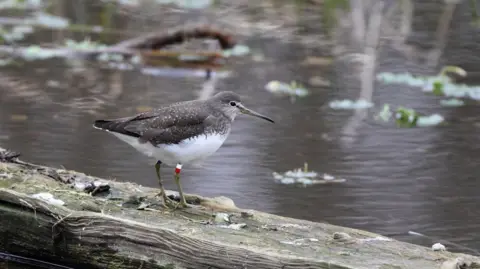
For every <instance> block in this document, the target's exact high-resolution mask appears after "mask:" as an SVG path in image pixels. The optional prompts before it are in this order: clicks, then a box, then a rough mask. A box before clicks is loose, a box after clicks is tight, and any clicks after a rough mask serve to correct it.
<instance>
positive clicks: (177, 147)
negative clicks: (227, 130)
mask: <svg viewBox="0 0 480 269" xmlns="http://www.w3.org/2000/svg"><path fill="white" fill-rule="evenodd" d="M110 133H111V134H113V135H115V136H116V137H117V138H119V139H121V140H122V141H124V142H126V143H128V144H129V145H131V146H132V147H134V148H136V149H137V150H138V151H140V152H141V153H143V154H145V155H147V156H149V157H151V158H155V159H156V160H160V161H161V162H162V163H164V164H166V165H170V166H174V165H176V164H178V163H181V164H190V163H196V162H201V161H202V160H204V159H205V158H207V157H208V156H210V155H212V154H213V153H215V152H216V151H217V150H218V149H219V148H220V147H221V146H222V145H223V142H225V140H226V139H227V136H228V134H226V135H218V134H211V135H208V136H205V135H200V136H197V137H195V138H193V139H187V140H184V141H182V142H180V143H178V144H169V145H158V146H157V147H155V146H153V145H152V144H151V143H148V142H147V143H143V144H142V143H140V142H139V141H138V138H135V137H130V136H127V135H122V134H119V133H114V132H110Z"/></svg>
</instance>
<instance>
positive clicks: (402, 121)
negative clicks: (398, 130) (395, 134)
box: [395, 107, 419, 127]
mask: <svg viewBox="0 0 480 269" xmlns="http://www.w3.org/2000/svg"><path fill="white" fill-rule="evenodd" d="M418 116H419V115H418V113H417V112H415V110H413V109H408V108H404V107H399V108H398V109H397V111H396V112H395V119H396V123H397V125H398V126H400V127H415V126H416V125H417V120H418Z"/></svg>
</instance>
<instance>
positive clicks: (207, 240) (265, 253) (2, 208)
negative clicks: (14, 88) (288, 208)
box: [0, 149, 480, 269]
mask: <svg viewBox="0 0 480 269" xmlns="http://www.w3.org/2000/svg"><path fill="white" fill-rule="evenodd" d="M0 151H1V149H0ZM0 155H2V154H0ZM4 155H5V154H4ZM10 156H13V157H12V158H10V157H8V158H7V157H5V156H4V157H5V158H1V159H2V160H3V162H0V252H6V253H10V254H15V255H21V256H24V257H30V258H34V259H39V260H43V261H48V262H52V263H56V264H62V265H65V266H71V267H74V268H135V269H137V268H225V269H232V268H256V269H262V268H330V269H334V268H337V269H340V268H342V269H349V268H352V269H353V268H354V269H360V268H362V269H363V268H365V269H374V268H383V269H387V268H422V269H428V268H440V266H441V264H442V263H443V262H444V261H448V260H452V259H454V258H457V257H462V258H463V259H464V260H465V261H467V262H468V263H470V265H469V267H465V268H478V267H477V266H480V259H479V258H478V257H474V256H470V255H465V254H456V253H450V252H433V251H432V250H430V249H429V248H426V247H422V246H417V245H412V244H408V243H403V242H399V241H396V240H391V239H388V238H385V237H380V236H379V235H376V234H372V233H369V232H365V231H360V230H355V229H350V228H343V227H338V226H333V225H329V224H324V223H314V222H309V221H305V220H298V219H291V218H285V217H281V216H276V215H271V214H266V213H262V212H258V211H246V210H242V209H239V208H237V207H235V206H234V205H233V204H232V203H230V204H229V203H222V202H221V201H222V199H218V198H216V199H209V198H204V197H198V196H193V195H190V196H189V197H188V200H189V201H190V202H194V203H196V204H198V205H197V206H194V207H193V208H189V209H178V210H173V211H170V210H166V209H163V208H161V207H158V208H157V209H152V208H155V202H156V201H158V200H159V199H158V198H155V197H154V195H155V194H156V193H157V192H158V190H156V189H152V188H146V187H143V186H140V185H136V184H133V183H119V182H112V181H107V180H102V181H104V182H108V184H109V186H110V189H109V190H108V191H106V192H100V193H97V194H96V195H91V194H86V193H84V192H81V191H77V190H75V189H73V188H71V186H70V185H71V184H74V183H75V182H77V183H78V181H80V180H83V181H88V180H101V179H97V178H94V177H90V176H86V175H85V174H82V173H78V172H73V171H65V170H59V169H55V168H50V167H43V166H37V165H33V164H29V163H24V162H21V161H18V160H17V159H16V158H15V156H16V155H15V154H10ZM39 192H49V193H51V194H53V195H54V196H55V198H57V199H61V200H62V201H64V202H65V204H64V205H55V204H52V203H48V202H45V201H43V200H40V199H37V198H33V197H31V195H32V194H35V193H39ZM223 200H227V199H223ZM140 201H143V203H144V204H145V203H146V204H149V205H150V206H149V207H146V208H145V206H142V205H139V203H140ZM144 204H143V205H144ZM139 208H140V209H142V208H143V210H139ZM216 212H217V213H218V212H228V213H230V214H232V218H231V221H232V222H236V223H245V224H246V226H245V227H243V228H240V229H238V230H236V229H231V228H225V226H226V225H223V226H222V225H220V224H218V223H215V222H214V221H212V220H213V218H212V213H216ZM342 233H347V234H348V235H349V237H348V236H347V237H346V236H345V235H344V234H342ZM334 234H335V236H333V235H334ZM379 239H380V240H379ZM0 258H1V255H0Z"/></svg>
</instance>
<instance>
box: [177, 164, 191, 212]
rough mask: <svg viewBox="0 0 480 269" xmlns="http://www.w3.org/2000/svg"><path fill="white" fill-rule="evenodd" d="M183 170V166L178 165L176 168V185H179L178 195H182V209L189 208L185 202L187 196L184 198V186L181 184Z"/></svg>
mask: <svg viewBox="0 0 480 269" xmlns="http://www.w3.org/2000/svg"><path fill="white" fill-rule="evenodd" d="M181 170H182V165H181V164H177V166H176V167H175V175H174V177H175V183H177V187H178V193H179V194H180V205H181V206H182V207H188V204H187V201H186V200H185V196H183V190H182V185H181V184H180V171H181Z"/></svg>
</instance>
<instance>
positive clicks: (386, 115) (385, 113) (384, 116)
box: [376, 104, 393, 122]
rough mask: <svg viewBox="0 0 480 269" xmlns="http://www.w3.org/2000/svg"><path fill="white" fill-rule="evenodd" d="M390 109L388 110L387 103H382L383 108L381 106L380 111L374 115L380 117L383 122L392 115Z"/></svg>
mask: <svg viewBox="0 0 480 269" xmlns="http://www.w3.org/2000/svg"><path fill="white" fill-rule="evenodd" d="M392 114H393V113H392V111H391V110H390V105H389V104H385V105H383V108H382V111H380V112H379V113H378V115H377V116H376V118H377V119H381V120H383V121H385V122H387V121H389V120H390V118H391V117H392Z"/></svg>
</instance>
